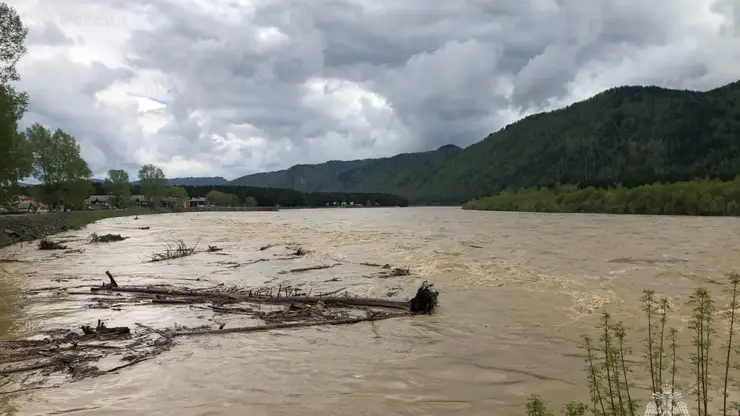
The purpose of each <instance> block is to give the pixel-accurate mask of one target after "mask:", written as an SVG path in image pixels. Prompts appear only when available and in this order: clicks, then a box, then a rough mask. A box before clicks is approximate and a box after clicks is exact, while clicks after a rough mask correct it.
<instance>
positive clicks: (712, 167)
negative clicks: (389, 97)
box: [362, 82, 740, 203]
mask: <svg viewBox="0 0 740 416" xmlns="http://www.w3.org/2000/svg"><path fill="white" fill-rule="evenodd" d="M738 174H740V82H735V83H733V84H729V85H726V86H724V87H721V88H717V89H714V90H711V91H707V92H695V91H678V90H669V89H664V88H658V87H620V88H614V89H610V90H607V91H605V92H603V93H601V94H598V95H596V96H594V97H592V98H590V99H588V100H585V101H582V102H579V103H576V104H573V105H571V106H569V107H566V108H563V109H560V110H556V111H552V112H548V113H541V114H536V115H532V116H530V117H527V118H525V119H522V120H520V121H518V122H516V123H514V124H511V125H509V126H507V127H505V128H504V129H502V130H500V131H498V132H496V133H493V134H491V135H489V136H488V137H487V138H486V139H484V140H483V141H481V142H479V143H476V144H474V145H472V146H470V147H468V148H466V149H464V150H463V151H461V152H457V153H456V154H454V155H452V156H451V157H449V158H447V159H446V160H442V161H439V162H437V163H432V164H428V165H426V166H415V167H411V168H409V169H408V170H407V171H406V172H403V173H402V174H399V175H394V176H393V177H392V178H388V179H386V180H383V181H375V182H374V183H373V184H372V186H368V187H363V188H362V189H363V190H365V189H383V190H384V191H385V192H390V193H395V194H398V195H403V196H404V197H407V198H409V199H410V200H411V202H412V203H413V202H417V203H418V202H426V203H432V202H444V203H460V202H463V201H466V200H470V199H472V198H479V197H483V196H487V195H492V194H495V193H498V192H500V191H502V190H504V189H506V188H523V187H533V186H552V185H555V184H557V183H561V184H579V185H580V186H585V185H592V186H600V187H607V186H612V185H615V184H620V183H621V184H622V185H623V186H625V187H634V186H639V185H642V184H650V183H655V182H658V181H662V182H676V181H683V180H689V179H693V178H699V177H709V178H720V179H723V180H729V179H732V178H734V177H735V176H736V175H738Z"/></svg>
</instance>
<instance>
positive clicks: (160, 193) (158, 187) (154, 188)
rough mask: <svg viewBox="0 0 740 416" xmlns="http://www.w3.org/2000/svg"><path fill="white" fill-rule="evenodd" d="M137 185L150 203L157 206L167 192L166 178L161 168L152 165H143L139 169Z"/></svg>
mask: <svg viewBox="0 0 740 416" xmlns="http://www.w3.org/2000/svg"><path fill="white" fill-rule="evenodd" d="M139 186H140V187H141V193H143V194H144V196H145V197H146V199H147V201H148V202H149V204H150V205H153V206H159V201H160V200H161V199H162V197H164V196H165V194H166V192H167V179H166V178H165V176H164V172H162V169H160V168H158V167H156V166H154V165H151V164H149V165H144V166H142V167H141V169H139Z"/></svg>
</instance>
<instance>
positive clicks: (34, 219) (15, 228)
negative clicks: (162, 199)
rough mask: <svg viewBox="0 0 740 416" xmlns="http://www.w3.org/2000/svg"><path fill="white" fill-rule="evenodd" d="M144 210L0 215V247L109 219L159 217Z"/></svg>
mask: <svg viewBox="0 0 740 416" xmlns="http://www.w3.org/2000/svg"><path fill="white" fill-rule="evenodd" d="M164 212H167V211H155V210H150V209H146V208H132V209H121V210H105V211H102V210H101V211H68V212H44V213H39V214H20V215H1V216H0V247H6V246H9V245H11V244H15V243H19V242H22V241H31V240H36V239H38V238H42V237H46V236H50V235H53V234H58V233H61V232H64V231H67V230H77V229H80V228H82V227H84V226H86V225H88V224H91V223H93V222H95V221H99V220H102V219H105V218H113V217H127V216H133V215H146V214H161V213H164Z"/></svg>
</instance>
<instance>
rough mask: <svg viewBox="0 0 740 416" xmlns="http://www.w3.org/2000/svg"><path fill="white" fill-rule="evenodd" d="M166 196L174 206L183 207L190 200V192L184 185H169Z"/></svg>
mask: <svg viewBox="0 0 740 416" xmlns="http://www.w3.org/2000/svg"><path fill="white" fill-rule="evenodd" d="M166 196H167V198H170V202H171V204H172V206H173V207H183V206H185V201H187V200H188V192H187V191H186V190H185V188H183V187H182V186H168V187H167V192H166Z"/></svg>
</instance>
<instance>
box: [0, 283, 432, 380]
mask: <svg viewBox="0 0 740 416" xmlns="http://www.w3.org/2000/svg"><path fill="white" fill-rule="evenodd" d="M106 275H107V276H108V279H109V281H110V282H109V283H103V284H102V285H101V286H94V287H91V288H90V292H89V295H90V296H91V297H92V298H91V301H93V302H103V300H102V299H101V298H100V297H96V296H99V295H101V294H105V293H109V294H114V293H115V294H117V295H119V296H115V302H116V303H119V304H120V303H133V304H147V303H150V304H163V305H167V304H171V305H182V304H187V305H191V307H197V306H196V305H201V306H200V307H201V308H205V309H208V310H211V311H213V312H214V313H217V314H236V315H244V316H246V317H247V318H250V319H248V322H249V323H250V324H248V325H245V326H238V327H231V328H227V327H226V324H224V323H222V324H220V325H218V327H214V326H212V325H204V326H200V327H196V328H187V327H184V326H178V327H174V328H166V329H154V328H152V327H149V326H146V325H142V324H139V323H136V324H135V328H133V329H132V328H130V327H127V326H107V325H106V324H105V323H104V322H103V321H100V320H98V322H97V324H96V325H95V326H91V325H83V326H81V327H80V330H79V331H70V330H61V331H53V332H51V333H47V334H46V335H47V338H45V339H43V340H21V341H0V376H4V378H5V380H4V384H6V385H12V386H13V387H15V389H14V390H12V391H24V390H27V389H35V388H46V387H53V385H49V381H50V378H49V376H51V375H52V374H62V375H64V376H65V379H66V381H73V380H79V379H82V378H88V377H97V376H100V375H103V374H107V373H110V372H113V371H117V370H120V369H122V368H125V367H128V366H131V365H134V364H136V363H139V362H142V361H145V360H147V359H150V358H152V357H154V356H156V355H158V354H160V353H162V352H164V351H166V350H168V349H170V348H171V347H172V346H173V345H174V339H175V338H177V337H183V336H196V335H218V334H227V333H243V332H257V331H269V330H274V329H288V328H302V327H309V326H318V325H346V324H354V323H359V322H366V321H378V320H383V319H390V318H398V317H408V316H412V315H418V314H431V313H434V311H435V310H436V308H437V297H438V295H439V292H437V291H435V290H434V289H433V285H432V284H429V283H427V282H424V283H422V285H421V286H420V287H419V289H418V290H417V293H416V296H415V297H414V298H412V299H409V300H394V299H383V298H364V297H357V296H350V295H349V294H348V293H347V292H346V289H340V290H337V291H333V292H328V293H319V294H315V295H313V296H312V295H311V294H310V293H309V294H301V293H300V292H298V290H297V289H294V288H290V287H285V288H283V287H278V288H277V290H276V289H275V288H259V289H243V288H236V287H226V286H224V285H218V286H216V287H213V288H208V289H194V288H188V287H174V286H119V285H118V283H117V282H116V281H115V279H114V278H113V276H112V275H111V274H110V272H108V271H106ZM341 291H344V292H345V293H344V295H341V296H336V294H337V293H338V292H341ZM84 293H85V292H75V293H74V294H77V295H79V294H84ZM263 305H272V306H273V310H267V311H266V310H264V309H263V308H262V306H263ZM91 307H94V306H91ZM114 358H118V361H116V360H115V359H114ZM103 359H106V360H105V362H106V363H107V365H106V366H103V365H100V363H101V362H102V361H103ZM34 373H35V375H34ZM29 374H30V375H29ZM12 391H11V392H12Z"/></svg>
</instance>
